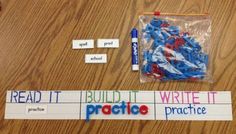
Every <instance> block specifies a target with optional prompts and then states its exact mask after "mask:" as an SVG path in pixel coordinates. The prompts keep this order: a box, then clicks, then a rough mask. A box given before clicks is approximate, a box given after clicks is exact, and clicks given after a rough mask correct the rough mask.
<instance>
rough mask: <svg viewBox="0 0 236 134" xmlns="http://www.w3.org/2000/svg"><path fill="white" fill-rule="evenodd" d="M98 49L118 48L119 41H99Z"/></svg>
mask: <svg viewBox="0 0 236 134" xmlns="http://www.w3.org/2000/svg"><path fill="white" fill-rule="evenodd" d="M97 47H98V48H118V47H119V39H98V44H97Z"/></svg>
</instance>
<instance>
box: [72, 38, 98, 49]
mask: <svg viewBox="0 0 236 134" xmlns="http://www.w3.org/2000/svg"><path fill="white" fill-rule="evenodd" d="M72 48H73V49H89V48H94V40H73V41H72Z"/></svg>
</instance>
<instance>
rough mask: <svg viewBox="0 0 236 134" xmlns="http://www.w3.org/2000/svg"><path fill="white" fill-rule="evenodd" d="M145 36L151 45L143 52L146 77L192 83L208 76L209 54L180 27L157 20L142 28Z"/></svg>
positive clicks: (143, 69)
mask: <svg viewBox="0 0 236 134" xmlns="http://www.w3.org/2000/svg"><path fill="white" fill-rule="evenodd" d="M142 36H143V38H144V40H145V41H146V42H147V43H151V44H152V46H151V47H150V49H147V50H144V51H143V63H144V64H143V65H142V74H143V75H145V76H147V77H150V78H154V79H159V80H161V81H166V80H191V81H193V80H198V79H203V78H204V77H205V75H206V71H207V65H208V55H207V54H205V53H204V52H203V51H202V49H201V45H200V44H199V42H197V41H196V40H195V38H193V37H191V36H190V34H189V33H188V32H180V28H179V27H178V26H171V25H170V24H169V23H168V21H166V20H163V19H158V18H155V17H154V18H153V19H152V20H151V22H150V23H149V24H147V25H146V27H145V29H143V33H142ZM151 41H152V42H151Z"/></svg>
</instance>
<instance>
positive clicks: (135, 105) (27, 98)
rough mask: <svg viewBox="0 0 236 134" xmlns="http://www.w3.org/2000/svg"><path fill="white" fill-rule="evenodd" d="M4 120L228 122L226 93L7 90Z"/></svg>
mask: <svg viewBox="0 0 236 134" xmlns="http://www.w3.org/2000/svg"><path fill="white" fill-rule="evenodd" d="M5 119H85V120H90V119H118V120H119V119H130V120H232V103H231V92H226V91H201V92H198V91H134V90H132V91H117V90H115V91H8V92H7V98H6V110H5Z"/></svg>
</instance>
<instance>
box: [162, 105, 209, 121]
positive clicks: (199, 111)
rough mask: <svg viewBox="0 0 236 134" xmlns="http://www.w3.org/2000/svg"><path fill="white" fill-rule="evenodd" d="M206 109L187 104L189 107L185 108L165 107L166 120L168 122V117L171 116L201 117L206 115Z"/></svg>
mask: <svg viewBox="0 0 236 134" xmlns="http://www.w3.org/2000/svg"><path fill="white" fill-rule="evenodd" d="M206 113H207V112H206V108H205V107H195V105H193V106H192V104H189V106H186V107H165V115H166V120H168V117H169V116H171V115H186V116H187V115H192V114H195V115H203V114H206Z"/></svg>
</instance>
